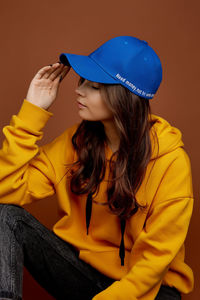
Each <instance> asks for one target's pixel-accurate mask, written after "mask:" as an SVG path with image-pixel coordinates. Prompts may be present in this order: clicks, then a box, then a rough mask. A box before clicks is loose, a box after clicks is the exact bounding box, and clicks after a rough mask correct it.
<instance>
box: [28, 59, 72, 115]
mask: <svg viewBox="0 0 200 300" xmlns="http://www.w3.org/2000/svg"><path fill="white" fill-rule="evenodd" d="M70 68H71V67H70V66H64V65H63V64H61V63H55V64H53V65H50V66H45V67H43V68H41V69H40V70H39V71H38V72H37V73H36V75H35V76H34V78H33V79H32V81H31V84H30V86H29V89H28V93H27V96H26V100H27V101H29V102H31V103H33V104H35V105H37V106H39V107H41V108H43V109H46V110H48V108H49V107H50V106H51V105H52V103H53V102H54V101H55V99H56V97H57V93H58V89H59V86H60V82H61V80H62V79H63V78H64V77H65V76H66V75H67V73H68V72H69V70H70ZM61 76H62V77H61ZM60 79H61V80H60Z"/></svg>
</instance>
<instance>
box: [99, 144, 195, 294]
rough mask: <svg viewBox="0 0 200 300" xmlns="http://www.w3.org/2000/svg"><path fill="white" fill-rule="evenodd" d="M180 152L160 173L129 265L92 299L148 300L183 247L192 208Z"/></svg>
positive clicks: (187, 165) (188, 179)
mask: <svg viewBox="0 0 200 300" xmlns="http://www.w3.org/2000/svg"><path fill="white" fill-rule="evenodd" d="M178 151H179V155H178V156H177V158H176V159H175V160H174V161H173V162H172V163H171V165H170V166H169V168H168V169H167V171H166V173H165V174H164V175H163V178H162V181H161V183H160V186H159V187H158V190H157V193H156V196H155V198H154V201H153V203H152V205H151V207H150V210H149V214H148V216H147V219H146V224H145V227H144V229H143V231H142V232H141V234H140V235H139V237H138V238H137V240H136V241H135V243H134V246H133V248H132V265H133V266H132V268H131V270H130V271H129V273H128V274H127V275H126V276H124V277H123V278H122V279H121V280H120V281H115V282H114V283H113V284H112V285H111V286H109V287H108V288H107V289H105V290H104V291H102V292H101V293H99V294H98V295H96V296H95V297H94V298H93V300H108V299H109V300H117V299H119V300H125V299H126V300H129V299H132V300H136V299H142V300H143V299H145V300H147V299H148V300H150V299H154V298H155V297H156V294H157V292H158V290H159V287H160V285H161V283H162V280H163V278H164V276H165V274H166V272H167V271H168V269H169V267H170V263H171V262H172V261H173V259H174V258H175V256H176V255H177V253H178V252H179V250H180V248H181V247H182V245H183V243H184V241H185V238H186V235H187V231H188V227H189V222H190V218H191V215H192V208H193V191H192V176H191V168H190V162H189V158H188V156H187V154H186V153H185V152H184V151H183V150H182V149H179V150H178Z"/></svg>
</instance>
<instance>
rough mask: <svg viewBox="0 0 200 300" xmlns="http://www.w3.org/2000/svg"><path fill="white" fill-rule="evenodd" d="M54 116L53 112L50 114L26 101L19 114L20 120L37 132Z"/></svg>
mask: <svg viewBox="0 0 200 300" xmlns="http://www.w3.org/2000/svg"><path fill="white" fill-rule="evenodd" d="M52 116H53V113H52V112H49V111H47V110H45V109H43V108H41V107H39V106H37V105H35V104H32V103H31V102H29V101H28V100H26V99H24V101H23V103H22V106H21V108H20V110H19V112H18V114H17V117H18V118H19V119H20V120H22V121H24V123H26V125H27V126H28V127H30V128H32V129H34V130H36V131H40V130H41V129H42V128H43V127H44V126H45V124H46V123H47V121H48V120H49V118H50V117H52Z"/></svg>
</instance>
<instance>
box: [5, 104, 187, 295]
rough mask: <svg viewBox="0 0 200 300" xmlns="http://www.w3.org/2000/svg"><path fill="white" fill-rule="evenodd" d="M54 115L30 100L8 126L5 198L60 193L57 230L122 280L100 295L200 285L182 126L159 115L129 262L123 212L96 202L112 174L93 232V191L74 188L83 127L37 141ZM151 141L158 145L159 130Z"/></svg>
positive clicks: (130, 230) (130, 236) (130, 225)
mask: <svg viewBox="0 0 200 300" xmlns="http://www.w3.org/2000/svg"><path fill="white" fill-rule="evenodd" d="M51 116H53V113H52V112H49V111H46V110H44V109H42V108H40V107H38V106H36V105H34V104H31V103H30V102H28V101H27V100H26V99H24V101H23V103H22V106H21V109H20V111H19V112H18V114H17V115H13V116H12V118H11V122H10V125H7V126H5V127H4V128H3V134H4V135H5V139H4V141H3V146H2V149H1V150H0V166H1V167H0V202H1V203H10V204H17V205H20V206H23V205H24V204H27V203H30V202H32V201H36V200H38V199H42V198H45V197H47V196H50V195H53V194H54V193H56V194H57V200H58V207H59V215H60V219H59V221H58V222H57V223H56V224H55V225H54V227H53V231H54V232H55V233H56V234H57V235H58V236H60V237H61V238H62V239H63V240H66V241H67V242H69V243H71V244H72V245H74V246H75V247H76V248H77V249H79V250H80V254H79V257H80V259H82V260H84V261H85V262H87V263H88V264H90V265H92V266H93V267H94V268H96V269H97V270H99V271H100V272H102V273H104V274H105V275H107V276H109V277H112V278H114V279H115V281H114V283H113V284H112V285H111V286H109V287H108V288H107V289H105V290H104V291H102V292H101V293H99V294H97V295H96V296H95V297H94V298H93V300H117V299H119V300H129V299H131V300H136V299H141V300H150V299H151V300H153V299H154V298H155V297H156V294H157V293H158V290H159V288H160V285H161V284H165V285H169V286H174V287H176V288H177V289H178V290H179V291H180V292H182V293H189V292H190V291H191V290H192V289H193V272H192V270H191V269H190V267H189V266H188V265H187V264H186V263H185V262H184V256H185V249H184V240H185V238H186V234H187V231H188V226H189V222H190V218H191V215H192V208H193V188H192V175H191V165H190V160H189V157H188V155H187V153H186V152H185V150H184V148H183V146H184V144H183V141H182V139H181V138H182V134H181V132H180V130H179V129H177V128H175V127H172V126H171V125H170V124H169V123H168V122H167V121H166V120H165V119H163V118H161V117H159V116H156V115H153V114H152V118H153V119H156V120H157V122H156V123H155V124H154V126H153V128H154V129H155V130H156V132H157V135H158V139H159V153H158V159H157V160H155V157H156V154H157V148H155V147H154V146H152V149H153V153H152V157H151V160H150V162H149V164H148V167H147V171H146V175H145V178H144V180H143V182H142V185H141V187H140V188H139V190H138V192H137V194H136V198H137V201H138V202H139V203H140V204H142V205H146V208H145V209H141V210H139V211H138V212H137V213H136V215H134V216H133V217H131V218H130V220H128V221H127V222H126V229H125V233H124V243H125V261H124V266H121V260H120V257H119V246H120V241H121V235H120V234H121V231H120V222H119V218H118V217H117V216H115V215H113V214H111V213H110V212H109V210H108V207H107V206H105V205H99V204H98V203H96V202H105V200H106V187H107V181H106V179H107V176H108V172H106V176H105V179H104V181H103V182H102V183H101V186H100V190H99V193H98V195H97V196H96V197H95V201H96V202H94V203H93V207H92V216H91V222H90V229H89V234H88V235H87V234H86V225H85V205H86V199H87V196H86V195H84V196H76V195H74V194H72V193H71V191H70V189H69V178H68V176H67V175H66V171H67V169H66V166H65V165H66V164H68V163H72V162H74V161H75V160H76V158H77V157H76V154H75V152H74V149H73V147H72V143H71V137H72V135H73V133H74V132H75V130H76V128H77V126H78V125H77V124H76V125H74V126H73V127H71V128H69V129H66V130H65V131H64V132H63V133H62V134H61V135H60V136H58V137H57V138H55V139H54V140H53V141H52V142H51V143H49V144H46V145H44V146H41V147H38V145H37V144H36V142H37V141H38V140H41V139H42V137H43V132H42V131H41V130H42V128H43V127H44V126H45V124H46V122H47V121H48V120H49V118H50V117H51ZM151 130H152V129H151ZM151 141H152V145H154V144H153V139H152V133H151ZM154 148H155V149H154ZM105 150H106V157H107V159H108V160H109V158H110V156H111V155H112V151H111V149H110V148H109V147H108V146H106V149H105ZM152 167H153V168H152ZM151 168H152V170H151ZM107 171H108V168H107ZM150 172H151V173H150ZM148 177H149V178H148ZM147 179H148V180H147Z"/></svg>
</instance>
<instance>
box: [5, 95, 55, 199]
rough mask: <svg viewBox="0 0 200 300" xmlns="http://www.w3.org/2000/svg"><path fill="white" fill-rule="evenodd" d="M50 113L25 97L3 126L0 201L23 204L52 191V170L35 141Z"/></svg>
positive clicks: (53, 175)
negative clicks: (15, 113)
mask: <svg viewBox="0 0 200 300" xmlns="http://www.w3.org/2000/svg"><path fill="white" fill-rule="evenodd" d="M52 115H53V114H52V113H51V112H48V111H46V110H44V109H42V108H40V107H38V106H36V105H33V104H31V103H30V102H28V101H27V100H26V99H25V100H24V102H23V104H22V106H21V109H20V111H19V113H18V115H14V116H12V118H11V122H10V125H8V126H5V127H4V128H3V133H4V135H5V139H4V141H3V147H2V149H1V150H0V166H1V168H0V202H1V203H10V204H11V203H12V204H18V205H23V204H26V203H30V202H31V201H32V200H33V199H32V197H31V196H33V197H35V198H44V197H47V196H50V195H52V194H53V193H54V187H53V182H54V181H55V178H54V177H55V173H54V169H53V166H52V164H51V163H50V161H49V159H48V157H47V155H46V153H45V151H44V150H43V147H40V148H39V147H38V146H37V144H36V142H37V141H38V140H40V139H41V138H42V136H43V133H42V131H41V129H42V128H43V127H44V126H45V124H46V122H47V121H48V120H49V118H50V117H51V116H52Z"/></svg>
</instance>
